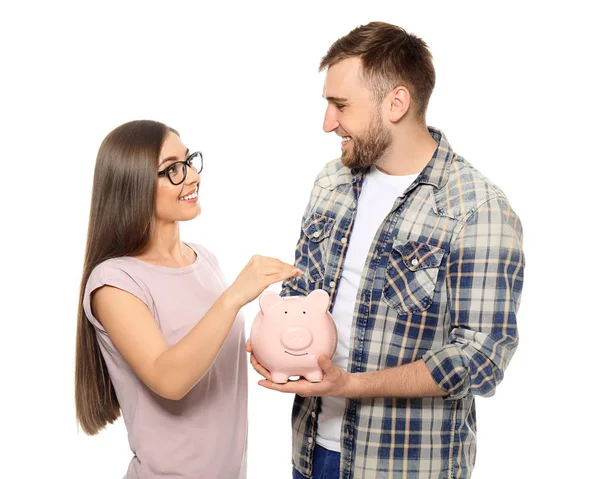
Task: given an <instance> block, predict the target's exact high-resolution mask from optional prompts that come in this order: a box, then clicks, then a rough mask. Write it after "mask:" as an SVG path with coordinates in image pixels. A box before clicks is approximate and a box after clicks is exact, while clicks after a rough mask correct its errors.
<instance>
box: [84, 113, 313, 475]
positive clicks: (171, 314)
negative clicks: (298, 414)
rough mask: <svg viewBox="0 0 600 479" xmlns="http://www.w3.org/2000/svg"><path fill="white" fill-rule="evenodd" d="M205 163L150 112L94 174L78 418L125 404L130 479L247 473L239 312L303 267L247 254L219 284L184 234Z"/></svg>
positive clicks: (102, 419)
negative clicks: (149, 118)
mask: <svg viewBox="0 0 600 479" xmlns="http://www.w3.org/2000/svg"><path fill="white" fill-rule="evenodd" d="M202 166H203V159H202V155H201V154H200V153H192V154H190V152H189V151H188V150H187V149H186V147H185V146H184V145H183V143H182V142H181V139H180V138H179V135H178V133H177V132H176V131H175V130H173V129H171V128H168V127H167V126H165V125H163V124H162V123H158V122H154V121H133V122H130V123H126V124H124V125H121V126H120V127H118V128H116V129H115V130H113V131H112V132H111V133H110V134H109V135H108V136H107V137H106V138H105V140H104V142H103V143H102V145H101V146H100V150H99V152H98V157H97V160H96V169H95V173H94V185H93V193H92V203H91V211H90V219H89V227H88V238H87V248H86V253H85V264H84V270H83V278H82V281H81V291H80V308H79V315H78V316H79V317H78V325H77V356H76V372H75V400H76V409H77V418H78V421H79V423H80V425H81V427H82V429H83V430H84V431H85V432H86V433H87V434H96V433H97V432H98V431H99V430H100V429H102V428H104V427H105V426H106V425H107V424H108V423H112V422H113V421H114V420H115V419H117V418H118V417H119V415H120V413H121V412H122V414H123V419H124V422H125V426H126V427H127V432H128V436H129V444H130V446H131V450H132V451H133V453H134V457H133V459H132V460H131V463H130V465H129V469H128V472H127V475H126V477H127V478H144V479H148V478H158V477H179V478H197V477H211V478H243V477H245V475H246V458H245V453H246V431H247V414H246V410H247V374H246V372H247V370H246V359H245V349H244V347H245V338H244V324H243V317H242V315H241V313H240V309H241V308H242V307H243V306H244V305H245V304H247V303H249V302H250V301H252V300H254V299H255V298H256V297H257V296H258V295H259V294H260V293H261V292H263V291H264V290H265V289H266V288H267V287H268V286H269V285H271V284H273V283H276V282H279V281H282V280H284V279H286V278H288V277H290V276H293V275H297V274H301V273H300V272H299V270H297V269H296V268H294V267H293V266H292V265H289V264H286V263H283V262H281V261H279V260H276V259H273V258H267V257H260V256H254V257H253V258H252V259H251V260H250V262H249V263H248V264H247V265H246V267H245V268H244V269H243V270H242V272H241V273H240V274H239V276H238V277H237V278H236V280H235V281H234V282H233V284H232V285H231V286H229V287H227V285H226V283H225V280H224V278H223V274H222V273H221V270H220V268H219V265H218V263H217V260H216V259H215V257H214V256H213V255H212V254H211V253H210V252H209V251H208V250H207V249H206V248H204V247H203V246H200V245H197V244H187V243H183V242H181V240H180V238H179V222H180V221H187V220H191V219H193V218H195V217H196V216H198V215H199V214H200V206H199V204H198V198H197V193H198V187H199V185H200V176H199V173H200V172H201V171H202Z"/></svg>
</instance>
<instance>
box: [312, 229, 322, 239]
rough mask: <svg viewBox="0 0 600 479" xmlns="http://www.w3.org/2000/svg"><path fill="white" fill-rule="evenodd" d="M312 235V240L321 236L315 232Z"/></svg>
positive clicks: (318, 232)
mask: <svg viewBox="0 0 600 479" xmlns="http://www.w3.org/2000/svg"><path fill="white" fill-rule="evenodd" d="M312 235H313V238H318V237H319V236H321V232H320V231H315V232H314V233H313V234H312Z"/></svg>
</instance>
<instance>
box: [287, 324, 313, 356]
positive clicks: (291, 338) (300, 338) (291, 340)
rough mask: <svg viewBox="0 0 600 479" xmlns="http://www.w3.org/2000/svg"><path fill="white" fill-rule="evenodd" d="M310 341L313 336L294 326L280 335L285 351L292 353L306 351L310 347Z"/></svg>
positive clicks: (300, 327)
mask: <svg viewBox="0 0 600 479" xmlns="http://www.w3.org/2000/svg"><path fill="white" fill-rule="evenodd" d="M312 341H313V336H312V334H311V332H310V331H309V330H308V329H306V328H304V327H302V326H294V327H291V328H288V329H286V330H285V331H284V332H283V333H281V342H282V343H283V345H284V346H285V347H286V349H292V350H294V351H298V350H300V349H306V348H307V347H309V346H310V345H311V343H312Z"/></svg>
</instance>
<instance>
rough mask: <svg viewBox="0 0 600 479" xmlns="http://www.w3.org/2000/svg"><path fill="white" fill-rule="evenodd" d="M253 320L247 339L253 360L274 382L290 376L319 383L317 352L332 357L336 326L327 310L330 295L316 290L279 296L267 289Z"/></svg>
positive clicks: (283, 380)
mask: <svg viewBox="0 0 600 479" xmlns="http://www.w3.org/2000/svg"><path fill="white" fill-rule="evenodd" d="M259 304H260V311H259V312H258V314H257V315H256V318H255V319H254V322H253V323H252V330H251V331H250V341H251V342H252V351H253V353H254V355H255V356H256V359H257V360H258V362H259V363H261V364H262V365H263V366H264V367H265V368H267V369H268V370H269V371H270V372H271V380H272V381H273V382H274V383H279V384H282V383H285V382H287V381H288V379H289V378H290V376H303V377H304V378H306V379H307V380H308V381H311V382H319V381H321V380H322V379H323V371H321V368H320V367H319V364H318V363H317V358H318V357H319V355H321V354H324V355H326V356H327V357H329V358H331V357H333V353H335V348H336V346H337V329H336V327H335V323H334V322H333V318H332V317H331V314H329V311H328V310H327V309H328V307H329V294H327V292H326V291H323V290H322V289H317V290H315V291H313V292H312V293H310V294H309V295H308V296H306V297H304V296H295V297H290V298H282V297H280V296H279V295H278V294H277V293H274V292H271V291H267V292H266V293H264V294H263V295H262V296H261V297H260V299H259Z"/></svg>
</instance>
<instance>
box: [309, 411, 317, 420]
mask: <svg viewBox="0 0 600 479" xmlns="http://www.w3.org/2000/svg"><path fill="white" fill-rule="evenodd" d="M310 415H311V416H312V418H313V419H314V418H316V417H317V414H316V413H315V412H314V411H313V412H311V413H310Z"/></svg>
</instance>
